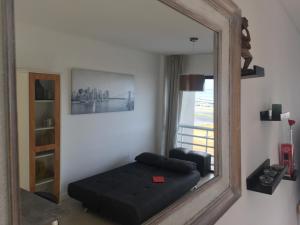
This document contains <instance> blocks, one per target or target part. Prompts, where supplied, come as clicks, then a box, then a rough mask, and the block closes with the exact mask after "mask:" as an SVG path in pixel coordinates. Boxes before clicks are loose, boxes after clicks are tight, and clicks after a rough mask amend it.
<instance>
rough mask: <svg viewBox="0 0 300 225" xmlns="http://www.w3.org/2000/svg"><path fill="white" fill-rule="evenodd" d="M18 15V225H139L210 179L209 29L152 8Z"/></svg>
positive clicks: (213, 77) (36, 5) (52, 4)
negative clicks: (49, 224) (19, 220)
mask: <svg viewBox="0 0 300 225" xmlns="http://www.w3.org/2000/svg"><path fill="white" fill-rule="evenodd" d="M70 6H72V7H70ZM15 9H16V11H15V23H16V57H17V103H18V132H19V168H20V171H19V173H20V188H21V189H22V191H21V199H22V217H23V224H39V223H40V224H48V223H49V222H51V223H52V222H55V221H56V220H58V222H59V224H63V225H69V224H83V225H85V224H108V225H109V224H131V225H132V224H141V223H143V222H145V221H147V220H149V219H150V218H151V217H153V216H155V215H157V214H159V213H160V212H161V211H163V210H165V209H166V208H167V207H169V206H170V205H171V204H175V203H176V202H177V201H180V200H181V199H182V198H183V197H184V196H185V195H189V194H190V193H191V192H193V191H195V190H197V189H199V188H200V187H201V186H202V185H205V184H207V182H209V181H211V180H213V179H214V178H215V177H217V176H218V174H219V171H218V169H219V168H220V166H219V165H218V162H219V158H218V154H220V153H218V151H217V144H216V136H217V135H216V134H217V132H216V129H215V128H216V121H217V118H216V115H218V113H217V107H216V106H217V101H218V99H217V96H218V94H217V88H216V87H217V77H218V74H217V71H218V70H217V69H216V68H217V65H218V62H217V58H218V57H216V56H217V55H218V52H216V51H217V49H218V46H216V43H218V41H217V37H218V35H217V34H216V33H215V32H214V31H212V30H210V29H208V28H206V27H204V26H203V25H201V24H199V23H198V22H196V21H194V20H193V19H191V18H188V17H187V16H185V15H183V14H181V13H179V12H177V11H175V10H174V9H172V8H170V7H169V6H167V5H165V4H163V3H161V2H160V1H148V0H142V1H141V0H126V1H116V0H97V1H83V0H81V1H76V2H73V1H71V0H65V1H64V3H62V2H61V1H58V0H54V1H53V0H45V1H33V0H28V1H23V0H15ZM46 9H47V10H46ZM145 9H147V10H145ZM54 15H55V16H54ZM137 184H139V185H137ZM91 193H96V195H93V194H91ZM161 193H164V194H163V195H162V194H161ZM147 196H148V197H147ZM149 196H150V198H151V199H149ZM166 196H170V197H166ZM116 199H118V201H117V200H116ZM37 206H38V207H37ZM104 206H105V207H104ZM141 208H143V209H144V208H145V210H144V211H143V210H141ZM29 209H30V211H29ZM116 209H117V210H116ZM86 211H87V212H86ZM49 212H50V213H49ZM129 215H130V216H129ZM37 221H38V222H37ZM42 221H44V222H42ZM53 224H55V223H53Z"/></svg>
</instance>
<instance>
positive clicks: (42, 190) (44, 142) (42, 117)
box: [29, 73, 60, 202]
mask: <svg viewBox="0 0 300 225" xmlns="http://www.w3.org/2000/svg"><path fill="white" fill-rule="evenodd" d="M29 154H30V191H31V192H34V193H37V194H38V195H40V196H42V197H44V198H46V199H48V200H51V201H54V202H59V195H60V77H59V75H56V74H41V73H29Z"/></svg>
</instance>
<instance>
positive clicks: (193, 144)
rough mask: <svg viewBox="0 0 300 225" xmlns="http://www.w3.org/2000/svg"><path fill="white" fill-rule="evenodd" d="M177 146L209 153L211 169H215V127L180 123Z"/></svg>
mask: <svg viewBox="0 0 300 225" xmlns="http://www.w3.org/2000/svg"><path fill="white" fill-rule="evenodd" d="M177 147H183V148H189V149H192V150H194V151H203V152H206V153H209V154H210V155H211V156H212V158H211V169H212V171H213V170H214V129H213V128H208V127H200V126H191V125H183V124H180V125H179V126H178V132H177Z"/></svg>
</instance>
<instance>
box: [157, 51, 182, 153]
mask: <svg viewBox="0 0 300 225" xmlns="http://www.w3.org/2000/svg"><path fill="white" fill-rule="evenodd" d="M182 72H183V56H182V55H172V56H167V57H166V60H165V72H164V76H165V77H164V78H165V79H164V81H165V82H164V95H165V96H164V103H163V108H164V119H163V123H164V126H163V132H162V134H163V140H162V153H163V154H164V155H166V156H168V154H169V151H170V150H171V149H172V148H174V147H175V145H176V135H177V130H178V125H179V119H180V111H181V102H182V93H181V91H180V90H179V85H180V83H179V81H180V75H182Z"/></svg>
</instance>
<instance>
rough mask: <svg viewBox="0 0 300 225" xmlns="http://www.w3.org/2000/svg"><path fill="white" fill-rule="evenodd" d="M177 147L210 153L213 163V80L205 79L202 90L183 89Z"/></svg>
mask: <svg viewBox="0 0 300 225" xmlns="http://www.w3.org/2000/svg"><path fill="white" fill-rule="evenodd" d="M177 147H183V148H188V149H191V150H193V151H203V152H207V153H209V154H211V155H212V165H211V168H212V170H213V166H214V165H213V164H214V157H213V156H214V80H213V79H206V80H205V84H204V91H183V92H182V103H181V111H180V121H179V126H178V130H177Z"/></svg>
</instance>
